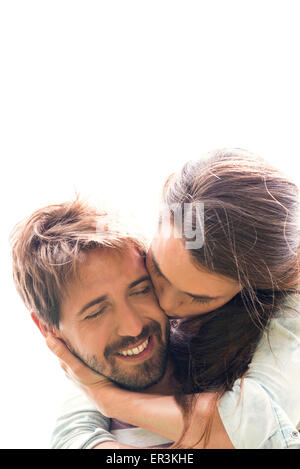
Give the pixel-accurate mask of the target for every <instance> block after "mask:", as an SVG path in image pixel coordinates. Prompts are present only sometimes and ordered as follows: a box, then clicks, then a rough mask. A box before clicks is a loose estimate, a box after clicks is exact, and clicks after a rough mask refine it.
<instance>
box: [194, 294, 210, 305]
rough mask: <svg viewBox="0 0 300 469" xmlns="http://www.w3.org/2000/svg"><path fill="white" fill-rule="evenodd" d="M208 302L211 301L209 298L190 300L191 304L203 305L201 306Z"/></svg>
mask: <svg viewBox="0 0 300 469" xmlns="http://www.w3.org/2000/svg"><path fill="white" fill-rule="evenodd" d="M210 301H212V300H211V298H200V297H199V298H197V297H196V296H194V297H193V298H192V303H203V304H205V303H209V302H210Z"/></svg>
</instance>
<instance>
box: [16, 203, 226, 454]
mask: <svg viewBox="0 0 300 469" xmlns="http://www.w3.org/2000/svg"><path fill="white" fill-rule="evenodd" d="M12 247H13V250H12V252H13V263H14V278H15V282H16V285H17V288H18V291H19V293H20V294H21V296H22V298H23V300H24V302H25V304H26V306H27V307H28V309H29V310H30V311H31V314H32V318H33V320H34V321H35V323H36V324H37V326H38V327H39V329H40V331H41V332H42V334H43V335H44V336H45V337H48V336H49V334H50V335H51V334H53V335H54V336H55V337H56V338H58V339H60V341H61V342H63V343H64V344H66V345H67V347H68V349H69V350H70V351H71V352H72V354H73V355H74V356H75V357H77V358H79V359H80V362H83V363H84V364H85V365H87V367H88V369H89V370H90V369H91V370H93V371H94V372H96V373H97V374H100V375H103V376H105V377H106V378H108V379H109V380H111V381H113V382H114V383H116V384H117V385H118V386H120V387H122V388H125V389H129V390H132V391H139V390H146V392H148V393H151V392H152V393H153V392H157V393H160V394H168V395H171V394H172V388H170V381H169V376H170V372H171V363H168V355H167V345H168V322H167V320H166V317H165V316H164V314H163V312H162V310H161V309H160V308H159V305H158V303H157V300H156V297H155V294H154V291H153V287H152V284H151V281H150V278H149V276H148V273H147V270H146V268H145V265H144V257H143V254H144V246H143V245H142V243H141V242H140V241H139V240H137V239H136V238H134V237H131V236H130V235H128V233H126V232H123V231H121V230H120V229H119V228H116V227H115V226H114V227H112V225H111V219H110V217H109V216H108V215H107V214H105V213H98V212H97V211H96V210H95V209H93V208H91V207H89V206H88V205H85V204H83V203H82V202H80V201H79V200H76V201H75V202H73V203H66V204H61V205H56V206H50V207H46V208H44V209H41V210H38V211H37V212H35V213H34V214H33V215H32V216H31V217H30V218H29V219H28V220H27V221H25V222H24V223H23V224H21V225H19V226H18V227H17V228H16V230H15V231H14V233H13V236H12ZM75 400H76V399H75ZM72 402H73V409H72V403H71V408H70V409H69V410H68V412H67V415H68V418H69V419H71V420H72V419H73V416H74V426H73V427H72V422H70V421H68V425H69V427H68V429H69V430H68V432H69V434H70V433H72V431H73V430H74V432H73V434H74V435H76V437H75V441H74V446H73V447H77V448H78V447H85V448H94V447H99V448H100V447H107V445H109V443H105V442H109V441H111V443H110V444H111V445H114V444H115V443H113V441H112V440H113V439H114V438H113V437H112V436H111V435H110V434H109V433H108V432H107V430H108V428H109V427H108V421H107V419H104V418H102V417H101V415H100V414H99V412H97V411H96V409H95V407H93V406H91V405H90V404H87V405H86V404H84V405H86V407H84V408H82V403H81V401H80V402H79V404H78V407H77V408H76V402H75V401H74V400H73V401H72ZM77 410H78V412H77ZM83 411H84V412H86V415H87V414H89V417H88V418H86V417H84V420H83V422H82V426H81V423H80V422H79V421H78V415H79V414H80V415H83ZM72 412H73V414H72ZM88 419H90V420H93V419H94V424H93V425H94V427H93V426H92V428H94V430H95V432H93V431H92V432H91V427H89V428H88V431H86V429H87V420H88ZM90 420H89V422H90ZM65 423H66V421H65V420H64V421H62V424H61V425H60V424H58V427H57V430H56V433H57V434H59V438H60V439H63V438H64V435H66V432H65V430H64V428H65ZM70 424H71V428H72V429H73V430H70ZM117 425H119V426H120V422H113V428H115V431H116V426H117ZM101 426H102V427H105V428H104V431H100V432H99V429H100V427H101ZM78 428H79V432H78ZM60 430H61V431H60ZM76 431H77V433H76ZM126 431H127V430H126ZM91 433H92V435H91ZM115 435H116V433H115ZM128 435H129V433H128ZM123 441H124V439H123ZM147 441H148V443H149V444H147ZM131 443H132V444H133V443H134V441H131ZM170 443H171V442H170V440H169V439H166V438H160V437H157V439H156V440H155V441H154V440H153V433H151V432H148V433H147V432H146V433H145V434H144V440H143V442H141V441H140V442H139V443H136V446H138V445H139V444H141V445H144V446H153V445H160V444H170ZM210 443H211V447H220V448H232V447H233V446H232V443H231V441H230V439H229V437H228V435H227V433H226V431H225V428H224V426H223V424H222V421H221V419H220V418H217V419H216V420H215V421H214V423H213V431H212V441H211V442H210ZM66 447H72V443H71V445H68V446H66ZM117 447H127V448H128V447H129V446H128V445H126V444H125V445H123V446H122V445H120V444H119V445H118V446H117Z"/></svg>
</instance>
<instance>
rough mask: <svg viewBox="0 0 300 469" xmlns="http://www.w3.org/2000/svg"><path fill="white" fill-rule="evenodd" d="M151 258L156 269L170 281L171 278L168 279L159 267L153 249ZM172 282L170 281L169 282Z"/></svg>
mask: <svg viewBox="0 0 300 469" xmlns="http://www.w3.org/2000/svg"><path fill="white" fill-rule="evenodd" d="M150 255H151V260H152V263H153V265H154V268H155V270H157V272H158V273H159V275H161V277H163V278H164V279H165V280H166V281H167V282H169V280H168V279H167V277H166V276H165V275H164V274H163V273H162V271H161V270H160V268H159V265H158V263H157V260H156V259H155V257H154V255H153V252H152V251H151V254H150ZM169 283H170V282H169Z"/></svg>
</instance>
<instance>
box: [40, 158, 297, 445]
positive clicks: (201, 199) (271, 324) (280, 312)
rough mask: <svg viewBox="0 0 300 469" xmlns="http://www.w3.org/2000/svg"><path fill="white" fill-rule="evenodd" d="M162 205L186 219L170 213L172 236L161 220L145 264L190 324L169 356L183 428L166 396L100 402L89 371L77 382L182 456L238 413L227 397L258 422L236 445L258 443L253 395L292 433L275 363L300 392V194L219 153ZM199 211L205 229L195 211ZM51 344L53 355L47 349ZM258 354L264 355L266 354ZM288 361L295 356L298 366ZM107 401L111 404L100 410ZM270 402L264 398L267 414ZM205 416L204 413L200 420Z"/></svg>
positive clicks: (186, 176) (292, 408)
mask: <svg viewBox="0 0 300 469" xmlns="http://www.w3.org/2000/svg"><path fill="white" fill-rule="evenodd" d="M163 197H164V210H163V211H162V213H163V214H164V215H165V213H166V211H165V208H166V207H167V209H168V211H169V213H171V215H172V211H173V212H174V207H175V212H176V210H177V209H179V210H182V213H183V216H182V217H181V216H178V213H177V215H176V213H175V212H174V213H173V215H172V217H171V218H172V220H171V226H170V230H169V233H168V236H165V233H164V231H163V227H164V226H165V223H164V222H165V220H164V219H163V216H164V215H162V217H161V219H160V226H159V229H158V235H157V236H156V237H155V239H154V241H153V243H152V246H151V248H150V250H149V253H148V255H147V266H148V270H149V272H150V274H151V277H152V281H153V284H154V287H155V291H156V293H157V296H158V299H159V302H160V305H161V307H162V309H163V310H164V311H165V312H166V314H167V315H169V316H170V317H171V318H173V319H174V318H177V319H178V318H183V320H182V321H181V324H180V325H179V326H178V327H177V329H176V331H175V333H173V335H172V350H173V352H172V353H173V356H174V366H175V368H174V375H175V378H176V382H177V383H179V384H178V386H177V388H176V393H175V398H176V401H177V404H179V405H180V407H181V409H182V411H183V414H184V424H183V425H182V422H181V418H180V416H179V415H178V406H177V405H176V403H175V401H174V399H173V398H170V396H161V397H160V400H159V404H158V401H157V400H153V399H151V398H149V395H147V394H145V395H144V394H141V393H138V394H137V393H131V392H129V391H124V390H121V389H118V388H116V387H114V386H113V385H112V384H111V383H105V381H102V385H103V387H102V390H101V393H99V392H98V393H96V394H95V395H94V396H93V389H95V383H96V382H97V380H98V381H99V377H96V376H95V375H94V376H93V373H92V372H91V378H90V381H89V380H86V376H87V374H86V373H87V370H86V368H85V367H84V366H83V365H82V373H81V371H80V367H79V366H78V363H77V364H76V376H75V378H76V379H77V381H79V383H80V382H81V384H82V386H83V389H85V391H86V392H87V393H88V394H90V396H91V397H93V398H94V400H95V401H97V404H98V405H99V408H100V409H101V410H102V411H103V412H104V413H105V414H106V415H107V416H108V417H112V416H113V417H114V418H119V419H120V420H124V421H126V422H128V423H130V424H132V425H139V426H145V428H148V429H149V430H151V431H156V432H157V433H159V434H160V435H163V436H166V437H167V438H170V439H174V440H177V442H176V445H179V446H180V445H183V446H185V445H187V446H189V447H190V446H194V447H206V446H207V443H208V442H209V438H210V428H211V426H212V423H213V421H214V419H215V418H216V414H219V415H221V417H222V420H223V419H225V420H226V418H225V416H226V412H228V409H231V411H232V406H231V407H230V405H231V404H230V399H232V395H234V396H235V397H236V396H237V395H239V396H240V397H241V398H243V392H244V395H245V399H244V402H245V403H246V414H245V410H244V414H243V416H245V415H246V416H247V418H248V420H247V418H245V417H243V418H244V419H245V420H246V422H249V418H250V420H251V418H252V420H253V416H254V426H253V423H251V424H249V423H248V429H246V434H247V436H246V437H245V441H243V442H239V441H238V439H237V437H236V433H235V436H234V437H232V434H233V433H230V429H229V427H228V426H227V427H226V430H227V431H228V430H229V436H230V438H231V441H232V440H234V441H233V443H234V447H243V445H246V447H247V444H248V443H247V441H249V439H250V440H251V439H252V440H253V433H255V431H256V429H257V427H258V425H257V421H258V420H257V419H258V418H260V417H261V414H260V412H259V411H258V410H256V407H254V408H253V407H252V408H251V403H252V405H253V402H254V405H256V404H257V403H258V400H257V396H260V395H261V393H265V390H266V391H267V394H268V398H270V399H271V402H272V410H271V412H273V413H276V415H277V416H278V415H279V417H278V419H279V420H280V421H281V428H280V431H281V433H284V431H287V430H286V429H287V428H288V429H290V428H292V426H289V422H290V419H292V420H293V419H294V423H297V416H298V417H299V420H300V409H299V404H300V403H298V405H297V399H296V398H294V389H297V386H294V387H293V386H292V385H291V387H289V393H290V394H289V396H290V398H288V397H286V396H285V395H284V394H285V392H286V390H287V386H290V385H288V383H287V382H286V381H284V380H285V377H283V375H282V373H283V370H282V369H281V371H280V372H279V371H278V369H276V363H275V362H276V357H279V358H282V356H283V357H284V360H283V361H285V360H286V361H285V363H286V364H287V368H286V373H287V376H289V373H290V375H291V376H292V377H293V376H295V384H296V383H297V381H296V380H297V376H296V373H297V371H298V375H300V357H299V349H300V347H299V344H300V332H299V315H298V313H297V311H296V312H295V315H294V316H292V315H291V316H289V315H290V314H292V312H291V311H292V310H293V304H292V303H293V302H294V306H296V307H297V306H298V305H299V302H298V297H297V295H298V294H299V284H300V276H299V256H300V251H299V239H300V233H299V225H298V216H299V200H298V189H297V187H296V185H295V184H293V183H292V182H291V181H289V180H288V179H287V178H286V177H285V176H283V175H282V174H281V173H280V172H279V171H278V170H276V169H275V168H273V167H271V166H270V165H268V164H267V163H266V162H264V161H263V160H262V159H260V158H258V157H256V156H254V155H252V154H249V153H247V152H245V151H243V150H222V151H216V152H213V153H212V154H209V155H208V156H207V157H206V158H204V159H203V160H200V161H198V162H195V163H187V164H186V165H185V166H184V167H183V169H182V171H181V172H180V173H179V174H178V175H172V176H171V177H170V178H169V179H168V181H167V182H166V184H165V187H164V195H163ZM201 204H203V207H204V230H203V224H202V221H203V220H202V219H201V213H200V211H199V210H198V208H199V207H200V208H201ZM184 209H187V210H185V211H184ZM187 213H188V215H187ZM201 229H202V235H204V239H203V245H201V247H197V248H193V247H191V248H190V246H191V245H192V243H191V239H190V238H191V233H195V232H196V230H198V234H199V230H200V231H201ZM189 243H190V244H189ZM294 300H295V301H294ZM294 310H295V309H294ZM288 311H290V313H288ZM285 328H286V329H285ZM282 329H284V332H283V331H282ZM264 332H265V333H267V335H268V333H269V338H270V341H271V346H272V347H271V350H272V352H275V353H274V355H275V361H274V357H273V356H272V354H269V356H268V357H267V356H266V351H265V350H266V349H267V344H266V341H267V340H268V337H267V336H266V334H263V333H264ZM285 337H286V338H287V339H286V340H287V347H286V349H284V346H285V342H284V341H285ZM48 345H49V346H50V348H51V347H52V345H51V342H48ZM59 347H61V344H60V345H59V346H58V348H56V353H57V354H58V355H59V356H62V355H60V354H61V353H62V350H61V349H60V350H59ZM255 350H256V353H255V355H254V357H253V354H254V351H255ZM261 351H263V353H265V355H263V356H261ZM280 354H283V355H282V356H281V355H280ZM285 354H287V355H289V354H291V356H293V360H291V362H292V363H289V362H288V359H286V355H285ZM63 356H64V363H63V367H64V369H65V370H66V371H67V373H68V374H69V375H73V378H74V357H71V356H68V355H67V353H65V352H64V355H63ZM252 357H253V359H252ZM270 357H271V358H270ZM268 360H269V361H268ZM270 363H271V366H269V365H270ZM187 364H188V365H187ZM264 364H266V366H264ZM276 373H277V374H278V375H276ZM83 375H84V376H85V382H84V383H83V382H82V378H81V376H83ZM243 386H244V388H243ZM257 386H259V390H258V389H257ZM240 391H241V392H240ZM105 393H107V395H109V400H108V399H106V400H105ZM296 395H297V392H296ZM126 396H127V398H126V406H124V405H123V406H122V405H118V402H125V401H124V399H125V397H126ZM265 398H266V396H265V395H264V398H263V399H262V400H261V403H262V406H264V404H263V402H265V401H264V399H265ZM101 399H102V401H101ZM109 401H110V402H112V405H109V404H108V402H109ZM278 401H279V402H280V405H279V406H278V405H277V404H278ZM283 401H284V404H282V402H283ZM105 402H106V404H104V403H105ZM259 402H260V401H259ZM137 403H138V405H137ZM236 404H237V405H238V404H239V402H236ZM105 405H106V408H105ZM158 405H159V412H157V406H158ZM247 405H248V410H247ZM141 406H142V408H143V412H142V413H141V412H140V410H139V409H140V408H141ZM204 407H205V409H206V410H205V412H202V414H201V412H200V413H197V411H199V409H201V408H202V409H203V408H204ZM153 412H156V413H155V416H156V418H155V421H153V418H152V419H150V418H149V416H151V415H153ZM247 412H248V414H247ZM251 413H252V414H251ZM286 414H287V415H286ZM199 415H200V416H201V417H202V419H203V422H204V424H203V426H200V427H199V425H198V426H197V425H196V424H195V421H196V420H197V418H195V416H196V417H197V416H199ZM241 415H242V414H241V412H236V413H235V414H234V416H232V419H233V420H234V422H235V421H237V420H238V418H240V417H241ZM251 415H252V416H251ZM249 416H250V417H249ZM150 420H151V423H149V422H150ZM227 421H228V418H227ZM266 421H268V418H267V417H266ZM170 422H172V425H170ZM223 422H224V420H223ZM286 422H288V423H286ZM235 423H236V422H235ZM246 425H247V423H246ZM251 425H252V427H253V428H252V427H251ZM170 427H172V430H171V429H170ZM249 428H250V429H249ZM174 429H176V431H175V430H174ZM196 429H197V430H196ZM249 433H251V435H250V437H249ZM271 433H272V432H270V434H271ZM291 435H292V438H294V439H295V440H296V439H297V434H296V433H295V432H291V431H290V430H289V434H286V435H285V444H286V445H287V446H286V447H289V444H291V446H292V444H293V440H292V439H291V438H290V437H291ZM174 436H175V437H174ZM191 436H192V438H191ZM247 438H248V440H247ZM262 439H263V438H262ZM192 440H193V443H191V441H192ZM270 441H271V438H269V439H268V442H266V444H265V446H264V443H263V442H261V443H260V445H261V447H271V446H270V445H273V447H274V445H276V444H278V445H279V444H280V443H278V441H277V443H276V442H274V441H275V440H274V441H273V442H270ZM251 444H253V443H251ZM251 444H250V447H251ZM268 445H269V446H268ZM275 447H276V446H275Z"/></svg>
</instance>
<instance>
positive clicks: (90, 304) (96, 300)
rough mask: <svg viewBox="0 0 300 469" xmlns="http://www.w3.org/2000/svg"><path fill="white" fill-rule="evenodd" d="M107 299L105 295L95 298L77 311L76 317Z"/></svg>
mask: <svg viewBox="0 0 300 469" xmlns="http://www.w3.org/2000/svg"><path fill="white" fill-rule="evenodd" d="M107 298H108V297H107V295H102V296H98V298H95V299H94V300H91V301H89V302H88V303H87V304H86V305H84V306H83V308H81V310H80V311H78V313H77V316H81V314H82V313H84V312H85V311H86V310H87V309H89V308H90V307H91V306H94V305H97V304H98V303H102V302H103V301H105V300H107Z"/></svg>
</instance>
